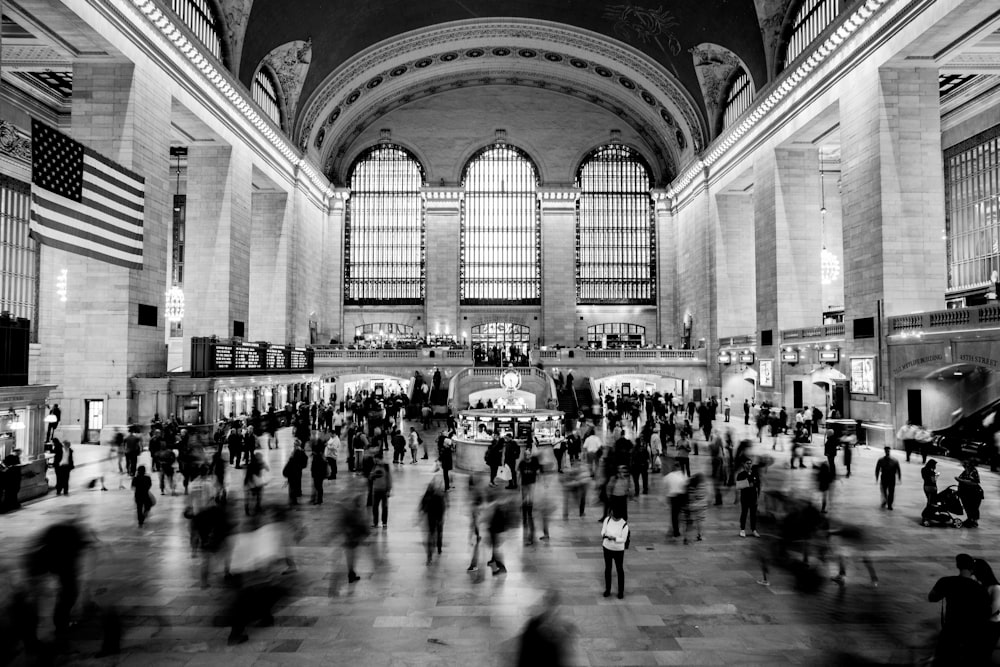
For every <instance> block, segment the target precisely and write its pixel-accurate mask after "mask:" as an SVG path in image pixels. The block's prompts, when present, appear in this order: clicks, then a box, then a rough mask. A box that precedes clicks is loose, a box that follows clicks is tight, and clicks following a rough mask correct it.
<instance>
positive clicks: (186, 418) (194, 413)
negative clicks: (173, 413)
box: [177, 394, 204, 424]
mask: <svg viewBox="0 0 1000 667" xmlns="http://www.w3.org/2000/svg"><path fill="white" fill-rule="evenodd" d="M203 398H204V397H203V396H202V395H200V394H199V395H194V394H192V395H188V396H181V397H180V398H179V399H178V403H180V409H178V410H177V413H178V416H179V417H180V420H181V423H183V424H200V423H201V419H202V400H203Z"/></svg>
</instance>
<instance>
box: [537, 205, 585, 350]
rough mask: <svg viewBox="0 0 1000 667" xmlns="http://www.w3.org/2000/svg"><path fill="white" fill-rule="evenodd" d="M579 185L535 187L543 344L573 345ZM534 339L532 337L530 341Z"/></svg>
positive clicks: (574, 337)
mask: <svg viewBox="0 0 1000 667" xmlns="http://www.w3.org/2000/svg"><path fill="white" fill-rule="evenodd" d="M579 198H580V189H579V188H576V187H573V186H568V185H567V186H550V187H543V188H539V189H538V200H539V202H541V213H542V344H543V345H570V346H571V345H574V343H575V341H576V336H575V330H576V327H575V324H576V323H575V320H576V296H575V295H576V241H575V239H576V202H577V200H578V199H579ZM532 342H534V341H532Z"/></svg>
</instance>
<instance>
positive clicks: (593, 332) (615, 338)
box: [587, 322, 646, 350]
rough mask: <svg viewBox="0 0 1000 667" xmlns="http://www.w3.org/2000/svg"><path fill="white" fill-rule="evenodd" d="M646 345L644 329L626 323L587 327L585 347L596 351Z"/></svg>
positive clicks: (640, 326) (637, 325)
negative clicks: (594, 348)
mask: <svg viewBox="0 0 1000 667" xmlns="http://www.w3.org/2000/svg"><path fill="white" fill-rule="evenodd" d="M645 344H646V327H644V326H642V325H639V324H628V323H626V322H609V323H607V324H595V325H593V326H589V327H587V345H588V346H590V347H596V348H598V349H602V350H603V349H606V348H623V347H642V346H643V345H645Z"/></svg>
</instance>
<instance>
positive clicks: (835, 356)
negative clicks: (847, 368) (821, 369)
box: [819, 348, 840, 364]
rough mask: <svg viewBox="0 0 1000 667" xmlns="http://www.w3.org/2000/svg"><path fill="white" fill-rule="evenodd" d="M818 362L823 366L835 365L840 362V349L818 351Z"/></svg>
mask: <svg viewBox="0 0 1000 667" xmlns="http://www.w3.org/2000/svg"><path fill="white" fill-rule="evenodd" d="M819 360H820V361H822V362H823V363H825V364H835V363H837V362H838V361H840V349H839V348H838V349H836V350H820V351H819Z"/></svg>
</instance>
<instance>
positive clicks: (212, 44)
mask: <svg viewBox="0 0 1000 667" xmlns="http://www.w3.org/2000/svg"><path fill="white" fill-rule="evenodd" d="M171 6H172V8H173V10H174V13H175V14H177V16H179V17H180V19H181V20H182V21H184V25H186V26H187V27H188V28H190V29H191V32H193V33H194V35H195V37H197V38H198V39H200V40H201V43H202V44H204V45H205V48H207V49H208V51H209V53H211V54H212V55H213V56H215V57H216V58H218V59H219V60H220V61H221V60H222V31H221V29H220V26H219V22H218V21H217V20H216V18H215V12H214V11H213V10H212V7H211V6H210V5H209V3H208V0H171Z"/></svg>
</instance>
